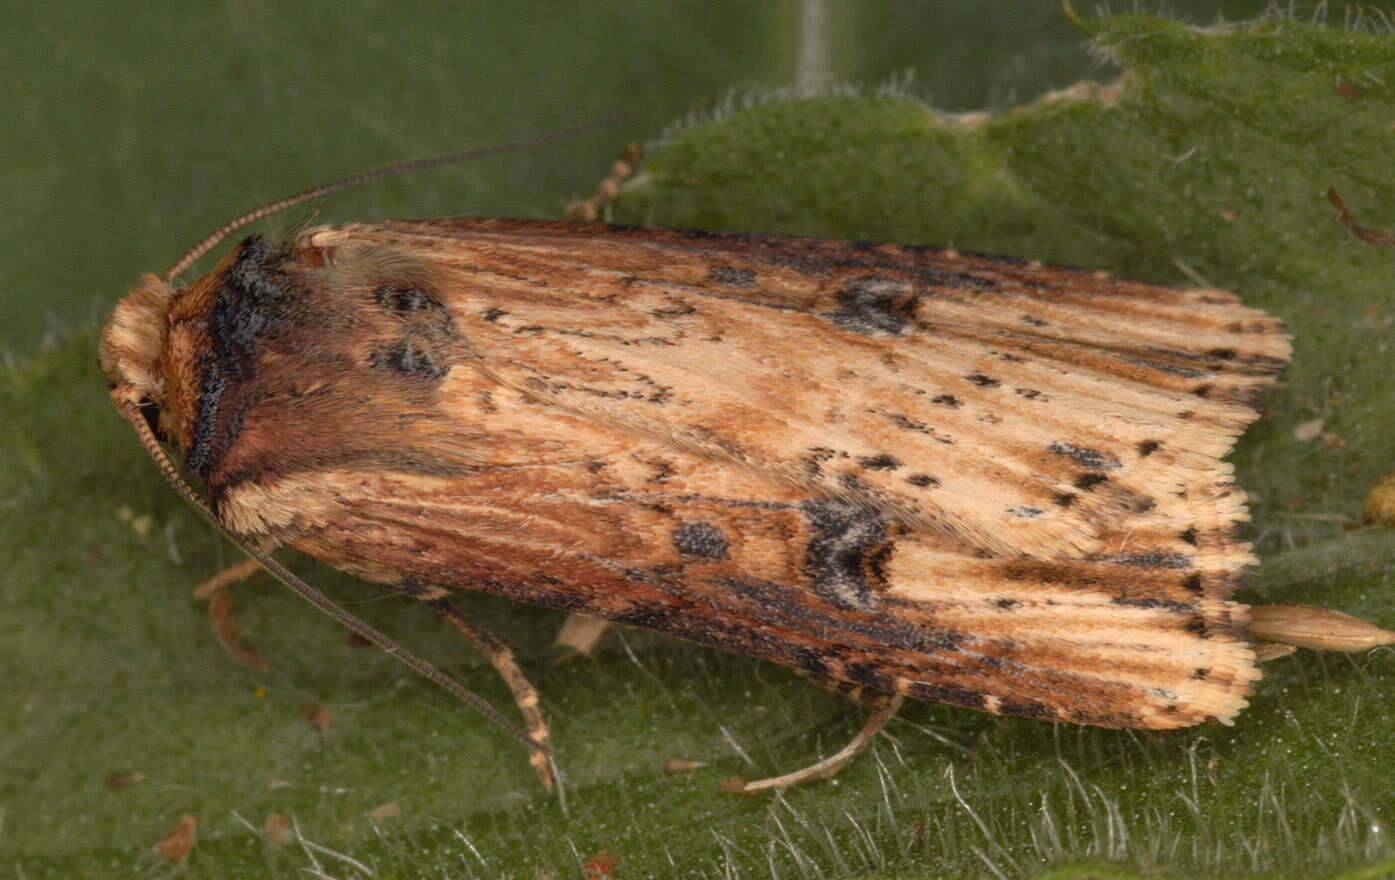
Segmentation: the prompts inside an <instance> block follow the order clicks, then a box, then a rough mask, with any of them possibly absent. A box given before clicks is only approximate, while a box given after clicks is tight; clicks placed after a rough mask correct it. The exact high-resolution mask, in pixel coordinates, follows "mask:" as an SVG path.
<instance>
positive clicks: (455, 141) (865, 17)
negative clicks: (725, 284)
mask: <svg viewBox="0 0 1395 880" xmlns="http://www.w3.org/2000/svg"><path fill="white" fill-rule="evenodd" d="M1081 6H1082V10H1081V11H1082V12H1089V11H1090V10H1088V9H1086V8H1084V5H1083V4H1081ZM1170 7H1171V8H1172V9H1174V10H1175V11H1176V14H1177V15H1179V16H1180V17H1182V18H1184V19H1187V20H1191V21H1194V22H1196V23H1203V24H1206V23H1211V22H1212V21H1214V20H1215V19H1216V17H1217V16H1218V15H1221V14H1223V15H1224V16H1225V17H1226V18H1229V19H1236V18H1242V17H1246V16H1252V15H1255V14H1257V13H1258V12H1259V11H1260V10H1262V9H1263V8H1264V3H1263V2H1261V0H1231V2H1224V3H1204V2H1190V3H1173V4H1170ZM809 9H813V10H815V11H816V12H817V11H818V10H822V12H821V13H819V14H818V15H816V16H815V17H814V18H815V21H816V22H817V24H815V25H813V26H810V25H807V24H806V23H805V22H806V19H807V17H808V15H809V13H808V10H809ZM1334 16H1335V17H1336V18H1338V19H1340V17H1341V14H1340V13H1339V12H1338V13H1334ZM0 49H3V51H0V72H3V75H4V80H3V81H4V82H5V83H6V84H7V90H8V98H7V101H6V104H7V106H8V107H9V111H8V113H7V116H6V118H5V119H4V124H3V125H0V175H2V177H0V179H2V180H3V184H0V185H2V186H3V196H2V198H3V204H4V205H5V210H4V212H3V213H0V241H3V242H4V243H5V244H4V247H3V250H0V287H2V288H3V289H4V290H5V291H6V294H5V295H4V296H3V297H0V357H4V358H5V359H7V360H8V361H9V362H10V363H14V362H15V361H16V359H19V358H23V357H24V356H25V355H27V354H30V353H32V352H33V351H35V350H36V349H37V348H38V347H39V346H40V345H42V344H44V343H45V342H46V341H47V342H52V341H54V340H55V339H57V338H60V337H61V336H62V335H63V333H64V332H66V331H67V330H68V329H70V328H72V327H74V326H79V325H91V324H93V323H99V322H100V321H102V320H104V318H105V315H106V312H107V311H108V310H109V308H110V306H111V304H112V303H113V302H114V301H115V298H116V297H117V296H118V295H119V294H120V292H121V291H122V289H123V288H124V287H125V285H127V284H129V283H131V282H133V281H134V280H135V279H136V277H137V276H138V275H139V273H141V272H143V271H157V272H158V271H161V270H163V269H164V268H165V267H166V266H167V265H168V264H169V263H171V262H172V261H173V260H174V258H175V257H176V256H177V255H178V254H179V253H180V252H181V251H182V250H183V249H184V248H185V247H186V246H188V245H189V244H192V242H193V241H194V240H196V239H197V238H199V237H202V235H203V234H204V233H205V232H206V231H208V230H211V229H212V228H213V227H215V226H217V225H218V224H219V223H221V222H222V221H224V220H226V219H228V218H229V217H231V216H233V215H234V214H236V213H240V212H241V211H242V210H243V209H244V208H246V207H249V206H251V205H253V204H256V203H259V202H261V201H265V200H270V199H273V198H277V197H280V196H282V195H285V194H287V193H290V192H295V191H298V190H301V189H304V188H307V187H309V186H313V185H315V184H318V183H323V182H325V181H327V180H330V179H333V178H336V177H339V176H342V175H344V174H349V173H352V172H355V171H359V170H362V169H364V168H367V167H370V166H372V165H375V164H379V163H384V162H391V161H396V160H400V159H406V158H415V157H418V156H423V155H431V154H435V153H441V152H450V151H454V150H457V149H466V148H470V147H475V146H486V145H491V144H497V143H503V142H509V141H514V140H519V139H524V138H528V137H531V136H534V135H538V134H542V133H544V132H548V131H552V130H554V129H558V128H563V127H566V126H568V125H570V124H572V123H574V122H578V121H581V120H586V119H590V118H593V117H598V116H603V115H606V114H608V113H612V112H615V111H624V112H627V113H629V114H630V116H629V117H628V118H627V119H625V120H623V121H619V122H615V123H612V124H609V125H606V126H603V127H601V128H598V129H596V130H594V131H592V132H589V133H587V134H584V135H580V136H578V137H576V138H574V139H571V140H569V141H567V142H566V143H563V144H555V145H551V146H547V147H539V148H537V149H533V150H529V151H527V152H523V153H518V154H514V155H511V156H505V157H496V158H493V159H488V160H481V161H479V162H476V163H473V164H471V165H469V166H466V167H462V168H458V169H454V170H450V171H444V172H439V173H437V174H434V175H431V176H429V177H426V178H421V177H416V178H408V179H403V180H399V181H395V182H391V183H386V184H382V185H379V186H375V187H372V188H369V189H367V190H364V191H362V192H358V193H354V194H350V195H345V196H343V197H341V198H338V199H335V200H334V201H332V202H328V203H326V204H325V205H324V206H323V207H322V208H321V209H320V211H321V213H320V214H319V215H318V216H321V217H338V218H360V219H361V218H370V217H382V216H386V215H388V214H396V215H403V214H405V215H412V216H440V215H453V214H473V215H481V216H488V215H511V216H524V217H538V216H541V217H552V216H556V215H557V213H558V208H559V205H560V203H561V202H562V201H563V200H564V199H567V198H571V197H573V196H579V195H584V194H587V193H589V190H590V188H591V186H592V185H593V184H594V182H595V181H596V180H597V179H598V176H599V175H601V174H603V173H604V171H605V169H606V168H607V167H608V166H609V164H610V162H611V160H612V159H613V157H614V156H615V154H616V153H617V152H618V150H619V148H620V146H621V145H623V143H624V142H625V141H627V140H640V141H644V140H647V139H652V138H654V137H656V136H657V135H658V134H659V133H660V132H661V131H662V130H663V129H664V128H665V126H666V125H668V124H669V123H670V122H672V121H674V120H675V119H678V118H680V117H683V116H685V115H686V114H688V113H689V111H690V110H693V109H694V108H698V109H701V108H703V107H709V108H710V107H712V106H713V105H714V104H716V103H718V102H721V101H722V100H723V99H724V98H725V97H727V96H728V95H729V94H730V93H731V92H732V91H733V90H734V89H735V90H737V91H740V90H741V89H742V88H743V87H745V86H750V85H762V86H774V87H778V86H788V85H791V84H792V83H794V82H796V80H797V78H798V77H800V76H801V75H802V76H812V77H823V76H832V77H835V78H838V79H841V80H846V81H850V82H853V83H859V84H863V85H876V84H878V83H882V82H884V81H886V80H887V79H888V78H890V77H892V76H902V75H904V74H905V73H906V72H907V71H914V74H915V78H914V84H913V89H912V90H913V91H914V92H915V93H917V94H920V95H923V96H925V97H927V98H928V99H929V100H930V101H931V103H933V104H934V105H935V106H937V107H939V108H942V109H946V110H967V109H978V108H981V107H985V106H996V107H1001V106H1005V105H1007V104H1010V103H1013V102H1017V101H1021V100H1025V99H1029V98H1031V97H1033V96H1035V95H1037V94H1038V93H1040V92H1042V91H1043V90H1046V89H1049V88H1055V87H1059V86H1062V85H1066V84H1068V83H1070V82H1073V81H1074V80H1076V79H1078V78H1079V77H1081V76H1097V77H1098V76H1103V77H1111V76H1113V75H1114V73H1115V71H1113V70H1111V69H1110V68H1109V66H1108V65H1101V64H1099V63H1097V62H1096V61H1094V60H1093V59H1092V58H1091V57H1090V55H1089V53H1088V52H1087V50H1086V47H1085V41H1084V40H1083V39H1082V37H1081V35H1080V34H1079V33H1078V32H1077V31H1076V30H1075V29H1074V28H1072V27H1071V26H1070V24H1069V23H1068V22H1067V21H1066V20H1065V17H1064V16H1063V15H1062V13H1061V4H1060V3H1057V2H1054V0H1043V2H1003V0H995V2H972V0H950V2H912V3H902V2H894V0H877V2H839V0H818V2H812V0H811V2H795V0H786V2H772V3H749V2H748V3H739V2H738V3H732V2H707V0H687V2H682V0H645V2H639V0H619V2H543V3H526V4H503V3H482V2H458V3H443V4H427V3H414V2H396V0H394V2H366V3H347V4H346V3H325V2H300V3H291V4H278V3H267V2H256V0H251V2H200V3H168V2H166V3H143V4H139V5H138V6H132V5H129V4H122V3H116V4H100V3H88V4H84V3H79V2H76V0H67V2H58V3H52V4H44V3H36V2H32V0H25V2H21V3H20V4H19V6H18V8H17V9H16V8H11V9H10V10H9V11H7V12H6V14H5V16H4V28H3V34H0ZM800 71H803V73H802V74H801V72H800ZM300 216H303V215H300ZM286 222H289V221H286Z"/></svg>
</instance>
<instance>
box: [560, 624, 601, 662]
mask: <svg viewBox="0 0 1395 880" xmlns="http://www.w3.org/2000/svg"><path fill="white" fill-rule="evenodd" d="M612 626H614V624H612V623H611V622H610V621H608V620H606V619H604V618H601V617H592V616H591V615H589V614H568V615H567V619H566V620H565V621H563V622H562V628H561V629H559V630H558V631H557V638H555V639H553V640H552V644H554V645H556V646H557V647H559V648H565V649H566V653H565V654H563V655H562V656H560V657H558V658H557V659H556V660H555V661H554V662H556V663H561V662H562V661H564V660H570V659H571V658H572V657H576V656H578V655H581V656H586V657H589V656H591V652H592V651H593V650H594V649H595V647H596V643H597V642H599V641H600V640H601V639H602V638H603V637H604V636H605V634H606V633H607V632H609V631H610V628H611V627H612Z"/></svg>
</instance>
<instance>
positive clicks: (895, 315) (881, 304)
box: [824, 276, 917, 336]
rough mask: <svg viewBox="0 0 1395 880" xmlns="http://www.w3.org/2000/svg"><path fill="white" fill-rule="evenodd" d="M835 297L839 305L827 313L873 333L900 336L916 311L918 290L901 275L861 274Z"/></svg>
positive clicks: (849, 326)
mask: <svg viewBox="0 0 1395 880" xmlns="http://www.w3.org/2000/svg"><path fill="white" fill-rule="evenodd" d="M833 299H834V302H836V303H837V304H838V308H837V309H835V310H834V311H831V312H826V313H825V315H824V317H826V318H828V319H829V320H831V321H832V322H833V323H835V324H837V325H838V326H840V327H845V328H847V329H849V330H853V331H855V332H857V333H864V334H867V335H870V336H899V335H900V334H901V333H902V332H904V331H905V328H906V324H907V323H909V322H910V321H912V320H913V319H914V318H915V314H916V300H917V297H916V294H915V292H914V291H913V290H912V289H911V286H910V285H909V284H907V283H906V282H905V281H903V280H901V279H899V278H879V277H876V276H871V277H867V278H858V279H856V280H854V281H852V282H851V283H849V284H848V286H847V287H845V288H843V289H842V290H840V291H838V292H837V293H835V294H834V295H833Z"/></svg>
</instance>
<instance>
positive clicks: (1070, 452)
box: [1046, 441, 1122, 471]
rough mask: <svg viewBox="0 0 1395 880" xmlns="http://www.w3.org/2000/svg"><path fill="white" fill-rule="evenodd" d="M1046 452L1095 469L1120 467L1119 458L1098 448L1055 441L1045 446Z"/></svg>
mask: <svg viewBox="0 0 1395 880" xmlns="http://www.w3.org/2000/svg"><path fill="white" fill-rule="evenodd" d="M1046 450H1047V451H1048V452H1054V453H1056V454H1057V455H1066V456H1070V458H1071V459H1072V460H1073V461H1074V462H1075V463H1076V464H1078V465H1080V466H1081V467H1083V468H1089V469H1090V470H1095V471H1112V470H1117V469H1118V468H1120V467H1122V465H1121V464H1120V463H1119V459H1117V458H1115V457H1114V456H1112V455H1110V454H1109V453H1107V452H1100V451H1099V450H1098V449H1089V448H1087V447H1084V446H1076V445H1075V444H1074V443H1062V442H1059V441H1057V442H1055V443H1052V444H1051V445H1050V446H1048V447H1046Z"/></svg>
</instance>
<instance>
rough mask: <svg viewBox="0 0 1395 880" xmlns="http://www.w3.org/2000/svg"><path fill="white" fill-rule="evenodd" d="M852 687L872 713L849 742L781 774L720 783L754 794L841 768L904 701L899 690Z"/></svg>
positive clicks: (880, 729)
mask: <svg viewBox="0 0 1395 880" xmlns="http://www.w3.org/2000/svg"><path fill="white" fill-rule="evenodd" d="M839 684H840V683H839ZM837 690H839V691H840V692H843V693H845V695H847V696H851V694H850V693H847V692H846V691H844V690H843V689H842V688H838V689H837ZM852 690H855V691H857V692H858V695H857V696H856V697H854V699H856V700H857V701H858V702H860V703H862V705H864V706H866V707H867V708H869V709H871V710H872V714H871V715H869V716H868V718H867V723H866V724H864V725H863V726H862V729H861V730H860V731H858V733H857V736H855V737H853V738H852V741H851V742H849V743H848V744H847V745H845V746H843V747H842V748H841V749H839V750H838V751H837V752H836V753H834V754H832V755H829V756H828V757H827V758H824V759H823V760H822V761H819V762H817V763H814V764H810V765H809V766H808V767H803V768H800V769H799V770H795V771H794V772H792V773H786V774H784V775H782V776H772V777H770V778H769V779H757V780H755V781H754V782H747V781H746V780H745V779H742V778H741V777H740V776H735V777H732V778H731V779H729V780H727V781H726V783H725V784H724V785H723V787H724V788H725V789H726V790H727V791H729V792H732V793H733V794H754V793H756V792H758V791H765V790H766V789H771V788H773V789H776V790H779V789H782V788H789V787H790V786H792V785H802V784H803V783H805V782H813V781H815V780H818V779H827V778H829V777H830V776H833V775H834V774H835V773H837V772H838V771H839V770H842V769H843V767H844V766H845V765H846V764H847V763H848V761H851V760H852V759H853V757H854V756H856V755H857V754H858V753H859V752H861V751H862V750H863V749H865V748H867V746H868V745H870V744H871V742H872V738H873V737H875V736H876V735H877V734H879V733H881V732H882V730H883V729H884V728H885V727H886V725H887V724H888V723H889V722H890V721H891V719H892V718H893V717H895V715H896V713H897V712H898V711H900V709H901V704H902V703H904V702H905V701H906V698H905V697H903V696H901V695H900V694H887V693H882V692H880V691H863V689H862V688H853V689H852Z"/></svg>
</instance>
